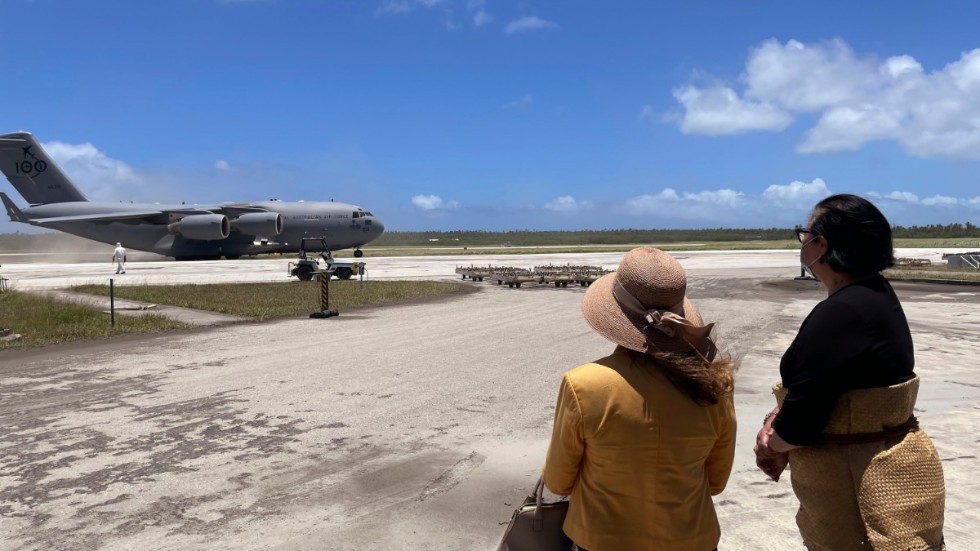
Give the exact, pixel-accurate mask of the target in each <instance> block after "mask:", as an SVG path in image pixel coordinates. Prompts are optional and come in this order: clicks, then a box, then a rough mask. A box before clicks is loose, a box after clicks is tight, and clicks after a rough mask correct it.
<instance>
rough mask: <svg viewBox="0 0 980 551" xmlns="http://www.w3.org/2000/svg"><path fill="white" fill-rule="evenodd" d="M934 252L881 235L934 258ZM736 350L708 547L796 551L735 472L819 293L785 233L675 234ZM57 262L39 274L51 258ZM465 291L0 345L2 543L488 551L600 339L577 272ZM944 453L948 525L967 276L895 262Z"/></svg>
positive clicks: (97, 271)
mask: <svg viewBox="0 0 980 551" xmlns="http://www.w3.org/2000/svg"><path fill="white" fill-rule="evenodd" d="M941 252H942V251H897V254H898V256H915V257H926V258H932V259H933V260H934V261H938V260H939V255H940V254H941ZM621 256H622V255H621V254H620V253H609V254H589V255H582V254H568V255H534V256H527V255H517V256H493V257H489V256H488V257H476V258H474V257H465V258H463V257H426V258H366V259H365V260H366V261H367V262H368V270H369V272H368V275H369V277H371V278H398V279H401V278H429V279H448V278H454V277H458V276H455V274H454V273H453V268H454V267H455V266H456V265H457V264H466V265H469V264H470V263H474V264H478V265H479V264H494V265H500V264H508V265H513V266H522V267H531V266H534V265H540V264H547V263H566V262H571V263H575V264H602V265H604V266H606V267H610V268H613V267H615V266H616V264H617V263H618V261H619V259H620V258H621ZM675 256H676V257H678V258H679V259H680V261H681V263H682V264H683V265H684V266H685V268H687V270H688V275H689V295H690V296H691V298H692V299H693V300H694V301H695V303H696V304H697V305H698V306H699V308H700V309H701V311H702V314H703V315H704V317H705V319H706V320H708V321H717V322H718V323H719V343H720V345H721V347H722V348H723V349H726V350H727V351H729V352H731V353H733V354H734V355H736V356H737V357H738V358H740V360H741V369H740V371H739V374H738V378H737V391H736V407H737V410H738V415H739V420H740V427H739V443H738V451H737V456H736V465H735V470H734V472H733V473H732V478H731V480H730V482H729V486H728V488H727V489H726V491H725V492H724V493H723V494H721V495H720V496H718V498H716V504H717V509H718V513H719V516H720V519H721V524H722V533H723V535H722V542H721V547H720V548H721V549H734V550H746V551H748V550H753V551H755V550H773V551H777V550H778V551H784V550H802V549H803V547H802V545H801V543H800V540H799V535H798V533H797V531H796V527H795V523H794V520H793V515H794V514H795V509H796V502H795V498H794V497H793V494H792V490H791V488H790V485H789V479H788V477H784V479H783V480H782V481H781V482H779V483H773V482H768V481H767V480H766V479H765V477H764V476H763V475H762V474H761V473H759V472H758V471H756V470H755V467H754V463H753V456H752V451H751V447H752V443H753V440H754V436H755V433H756V431H757V429H758V427H759V424H760V423H761V419H762V416H763V414H764V412H765V411H768V410H769V409H770V408H771V407H772V404H773V399H772V396H771V395H770V393H769V387H770V385H771V383H772V382H774V381H775V380H776V379H777V378H778V362H779V357H780V355H781V354H782V352H783V351H784V350H785V348H786V347H787V346H788V345H789V343H790V341H791V340H792V338H793V336H794V334H795V331H796V329H797V327H798V326H799V323H800V322H801V321H802V319H803V317H804V316H805V315H806V314H807V313H808V312H809V310H810V309H811V308H812V307H813V305H814V304H816V302H818V301H819V300H820V299H821V298H823V292H822V290H821V288H819V287H818V285H817V284H814V283H812V282H796V281H793V279H792V278H793V276H795V275H798V274H799V267H798V260H797V253H796V252H795V251H747V252H707V251H704V252H702V251H699V252H694V253H676V254H675ZM287 262H288V259H277V260H242V261H237V262H195V263H175V262H131V263H130V264H129V265H128V266H127V270H128V273H127V274H126V275H124V276H118V277H116V276H114V275H113V274H112V271H113V269H112V267H111V266H110V265H109V264H108V263H99V264H71V265H60V264H54V265H52V264H19V265H12V264H11V265H4V266H3V271H4V275H5V277H8V278H11V280H12V282H13V284H14V286H15V288H18V289H25V290H26V289H51V288H56V287H65V286H67V285H71V284H77V283H82V282H105V281H107V280H108V278H109V277H115V278H116V283H117V284H123V285H124V284H127V283H157V282H160V283H163V282H212V281H268V280H277V279H285V265H286V263H287ZM55 271H57V273H55ZM466 284H467V285H473V286H477V287H479V288H480V292H478V293H474V294H470V295H466V296H462V297H459V298H455V299H451V300H444V301H437V302H431V303H426V304H412V305H406V306H400V307H392V308H388V309H369V310H360V311H351V312H344V313H342V315H341V316H340V317H338V318H332V319H329V320H310V319H295V320H284V321H277V322H271V323H261V324H259V323H248V324H241V325H231V326H223V327H218V328H214V329H207V330H197V331H189V332H183V333H179V334H176V335H168V336H157V337H148V338H136V339H124V340H114V341H111V342H99V343H89V344H84V345H76V346H71V347H68V346H61V347H50V348H45V349H41V350H37V351H7V352H2V353H0V549H112V550H115V549H120V550H121V549H249V550H252V549H254V550H259V549H276V550H279V549H282V550H285V549H344V550H382V549H385V550H390V549H435V550H472V549H475V550H490V549H494V548H495V546H496V544H497V542H498V540H499V538H500V535H501V532H502V531H503V528H504V525H505V524H506V522H507V521H508V519H509V516H510V513H511V512H512V510H513V508H514V506H515V505H516V504H517V503H519V502H520V501H521V499H522V498H523V496H524V495H525V493H526V492H527V491H529V490H530V488H531V485H532V484H533V482H534V480H535V478H536V476H537V474H538V471H539V469H540V466H541V464H542V462H543V460H544V452H545V448H546V446H547V442H548V437H549V435H550V429H551V421H552V415H553V411H554V401H555V398H556V394H557V388H558V382H559V379H560V376H561V373H562V372H563V371H566V370H568V369H570V368H572V367H574V366H576V365H578V364H580V363H583V362H585V361H589V360H591V359H594V358H597V357H600V356H603V355H605V354H607V353H608V352H609V351H611V350H612V348H613V345H612V344H611V343H609V342H608V341H605V340H604V339H602V338H601V337H599V336H598V335H596V334H594V333H593V332H592V331H591V330H590V329H589V328H588V326H587V325H586V324H585V322H584V320H583V319H582V316H581V313H580V310H579V307H580V301H581V295H582V293H583V292H584V289H582V288H574V287H568V288H564V289H556V288H554V287H547V286H540V287H526V286H525V287H523V288H521V289H508V288H506V287H498V286H496V285H493V284H491V283H489V282H482V283H477V282H469V281H468V282H466ZM896 289H897V290H898V292H899V295H900V296H901V297H902V298H903V304H904V307H905V310H906V313H907V315H908V317H909V319H910V322H911V325H912V330H913V337H914V339H915V345H916V358H917V368H916V371H917V372H918V374H919V375H920V376H921V377H922V380H923V382H922V390H921V394H920V397H919V402H918V407H917V415H918V416H919V418H920V421H921V422H922V426H923V427H924V429H925V430H926V431H927V432H928V433H929V434H930V435H931V436H932V438H933V440H934V442H935V444H936V447H937V449H938V450H939V453H940V456H941V457H942V459H943V465H944V468H945V475H946V485H947V516H946V526H947V529H946V538H947V543H948V545H949V548H950V549H951V550H957V549H970V548H972V544H973V543H972V542H973V539H974V537H975V535H976V534H977V533H978V532H980V483H978V482H977V479H975V478H973V476H971V472H976V470H977V469H978V468H980V462H978V459H977V455H978V442H980V437H978V436H977V434H978V433H980V401H978V397H980V373H978V371H977V368H976V367H974V365H975V362H974V360H973V354H974V351H975V350H976V348H977V342H978V340H980V331H978V329H980V308H978V306H980V288H978V287H969V286H943V285H922V284H906V283H896Z"/></svg>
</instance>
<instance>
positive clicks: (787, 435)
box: [755, 195, 945, 551]
mask: <svg viewBox="0 0 980 551" xmlns="http://www.w3.org/2000/svg"><path fill="white" fill-rule="evenodd" d="M797 237H798V238H799V240H800V243H801V248H800V261H801V262H802V263H803V265H805V266H807V267H808V268H809V269H810V271H811V273H813V275H814V276H815V277H816V278H817V279H819V280H820V282H821V283H822V284H823V285H824V286H825V287H826V288H827V298H826V299H825V300H824V301H822V302H821V303H819V304H817V306H816V307H814V309H813V311H812V312H810V314H809V315H808V316H807V318H806V319H805V320H804V321H803V324H802V325H801V326H800V329H799V333H798V334H797V336H796V339H795V340H794V341H793V344H792V345H790V347H789V349H788V350H787V351H786V353H785V354H784V355H783V358H782V361H781V362H780V366H779V371H780V375H781V377H782V381H781V383H779V384H777V385H776V386H775V387H774V391H775V393H776V400H777V404H778V405H777V407H776V409H774V410H773V411H772V413H770V414H768V415H766V418H765V420H764V422H763V428H762V429H761V430H760V431H759V435H758V437H757V439H756V446H755V452H756V463H757V465H758V466H759V468H760V469H762V471H763V472H765V473H766V474H767V475H769V476H770V477H771V478H772V479H773V480H778V479H779V475H780V474H781V473H782V471H783V469H784V468H785V467H786V464H787V462H788V463H789V464H791V465H792V472H791V479H792V484H793V491H794V492H795V493H796V496H797V498H798V499H799V502H800V508H799V511H798V512H797V514H796V523H797V525H798V526H799V529H800V534H801V535H802V536H803V540H804V542H805V543H806V546H807V549H810V550H821V551H823V550H831V551H850V550H857V549H860V550H868V549H874V550H896V551H898V550H901V551H909V550H913V551H927V550H940V549H945V547H944V545H943V508H944V504H945V503H944V502H945V491H944V486H943V471H942V465H941V463H940V462H939V457H938V456H937V455H936V450H935V449H934V448H933V446H932V442H931V441H930V440H929V437H928V436H926V434H925V432H924V431H922V430H921V429H919V425H918V421H917V420H916V418H915V416H914V415H913V408H914V407H915V398H916V394H917V392H918V388H919V379H918V377H917V376H916V375H915V373H914V372H913V370H912V368H913V365H914V357H913V352H912V336H911V333H910V332H909V325H908V321H907V320H906V318H905V313H904V312H903V310H902V305H901V304H900V303H899V301H898V297H897V296H896V295H895V292H894V291H893V290H892V287H891V285H889V283H888V281H887V280H886V279H885V278H884V277H883V276H882V275H881V271H882V270H884V269H885V268H887V267H889V266H892V265H894V258H893V249H892V235H891V226H890V225H889V224H888V221H887V220H886V219H885V217H884V216H883V215H882V214H881V212H880V211H879V210H878V209H877V208H876V207H875V206H874V205H873V204H871V203H870V202H868V201H867V200H865V199H862V198H860V197H857V196H854V195H834V196H831V197H828V198H826V199H824V200H823V201H820V202H819V203H817V205H816V207H814V210H813V214H812V215H811V217H810V220H809V223H808V224H807V227H806V228H801V229H798V230H797Z"/></svg>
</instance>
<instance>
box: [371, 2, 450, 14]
mask: <svg viewBox="0 0 980 551" xmlns="http://www.w3.org/2000/svg"><path fill="white" fill-rule="evenodd" d="M446 1H447V0H386V1H385V2H383V3H382V4H381V5H380V6H378V9H377V10H375V12H374V13H375V15H398V14H404V13H409V12H411V11H414V10H415V9H416V8H433V7H436V6H438V5H441V4H444V3H445V2H446Z"/></svg>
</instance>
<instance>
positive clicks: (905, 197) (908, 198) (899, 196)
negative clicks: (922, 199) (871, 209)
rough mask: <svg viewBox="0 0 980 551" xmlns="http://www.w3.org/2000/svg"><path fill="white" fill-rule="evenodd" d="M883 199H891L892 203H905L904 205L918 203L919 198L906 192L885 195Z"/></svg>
mask: <svg viewBox="0 0 980 551" xmlns="http://www.w3.org/2000/svg"><path fill="white" fill-rule="evenodd" d="M885 199H891V200H893V201H905V202H906V203H918V202H919V196H918V195H916V194H914V193H911V192H908V191H893V192H891V193H889V194H888V195H885Z"/></svg>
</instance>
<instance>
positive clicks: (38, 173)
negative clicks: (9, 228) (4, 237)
mask: <svg viewBox="0 0 980 551" xmlns="http://www.w3.org/2000/svg"><path fill="white" fill-rule="evenodd" d="M0 171H3V174H4V176H6V177H7V179H8V180H10V183H11V184H12V185H13V186H14V189H16V190H17V192H18V193H20V195H21V196H22V197H23V198H24V200H25V201H27V202H28V203H30V204H32V205H38V204H44V203H67V202H74V201H87V200H88V199H86V198H85V196H84V195H82V192H81V191H79V190H78V188H77V187H75V184H73V183H72V181H71V179H70V178H68V176H66V175H65V173H64V172H62V171H61V168H60V167H58V165H57V164H55V162H54V161H52V160H51V158H50V157H48V153H47V152H46V151H44V149H42V148H41V144H39V143H37V140H36V139H34V136H33V135H32V134H31V133H29V132H15V133H13V134H0ZM5 204H6V202H5ZM8 214H9V209H8Z"/></svg>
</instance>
